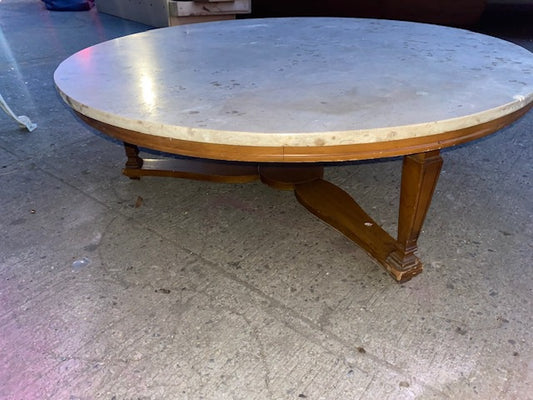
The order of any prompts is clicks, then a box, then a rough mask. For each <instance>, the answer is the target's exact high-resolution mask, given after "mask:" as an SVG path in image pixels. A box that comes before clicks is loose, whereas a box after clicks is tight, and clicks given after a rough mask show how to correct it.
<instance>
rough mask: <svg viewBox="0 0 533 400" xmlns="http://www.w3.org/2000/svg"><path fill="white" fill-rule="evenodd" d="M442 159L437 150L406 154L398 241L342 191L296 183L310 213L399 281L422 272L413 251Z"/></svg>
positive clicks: (312, 183) (318, 183)
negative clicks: (341, 234) (362, 250)
mask: <svg viewBox="0 0 533 400" xmlns="http://www.w3.org/2000/svg"><path fill="white" fill-rule="evenodd" d="M441 166H442V158H441V157H440V155H439V152H438V151H433V152H429V153H421V154H415V155H411V156H406V157H404V162H403V169H402V185H401V194H400V214H399V221H398V239H394V238H393V237H392V236H391V235H390V234H389V233H387V232H386V231H385V230H384V229H382V228H381V227H380V226H379V225H378V223H377V222H375V221H374V220H373V219H372V218H371V217H370V216H369V215H368V214H367V213H366V212H365V211H364V210H363V209H362V208H361V207H360V206H359V205H358V204H357V203H356V202H355V200H354V199H353V198H352V197H351V196H350V195H349V194H348V193H346V192H345V191H344V190H342V189H341V188H339V187H337V186H335V185H334V184H332V183H330V182H326V181H324V180H323V179H315V180H311V181H309V182H305V183H302V184H297V185H295V187H294V190H295V194H296V198H297V199H298V201H299V202H300V203H301V204H302V205H303V206H304V207H306V208H307V209H308V210H309V211H310V212H312V213H313V214H315V215H316V216H317V217H319V218H320V219H322V220H324V221H325V222H327V223H328V224H329V225H331V226H333V227H334V228H336V229H338V230H339V231H340V232H342V233H343V234H344V235H346V236H347V237H348V238H349V239H351V240H352V241H354V242H355V243H357V244H358V245H359V246H360V247H361V248H363V249H364V250H365V251H366V252H367V253H368V254H369V255H370V256H371V257H373V258H374V259H375V260H376V261H377V262H378V263H380V264H381V265H382V266H383V267H385V269H386V270H387V271H388V272H389V273H390V274H391V275H392V276H393V277H394V278H395V279H396V280H397V281H399V282H405V281H407V280H409V279H411V278H412V277H413V276H415V275H417V274H419V273H420V272H422V262H421V261H420V260H419V259H418V257H417V256H416V255H415V254H414V253H415V251H416V250H417V239H418V236H419V234H420V231H421V229H422V224H423V222H424V218H425V216H426V213H427V210H428V208H429V205H430V203H431V197H432V195H433V192H434V190H435V186H436V184H437V179H438V177H439V173H440V169H441Z"/></svg>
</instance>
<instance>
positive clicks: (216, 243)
mask: <svg viewBox="0 0 533 400" xmlns="http://www.w3.org/2000/svg"><path fill="white" fill-rule="evenodd" d="M508 28H509V27H508ZM519 28H520V27H519V26H517V25H516V24H512V25H511V26H510V29H502V27H501V26H498V27H497V29H495V30H494V32H497V33H498V34H500V35H503V36H505V35H507V36H506V37H508V38H509V39H512V40H514V41H516V42H517V43H519V44H521V45H523V46H526V47H528V48H530V49H532V50H533V33H532V32H531V29H530V30H529V31H527V29H526V30H524V29H519ZM145 29H147V27H145V26H142V25H139V24H136V23H133V22H128V21H124V20H121V19H118V18H114V17H111V16H108V15H103V14H98V13H97V12H96V10H94V9H93V10H92V11H90V12H78V13H68V12H66V13H62V12H49V11H46V10H45V9H44V6H43V4H42V2H41V1H38V0H2V1H1V2H0V47H1V51H0V73H1V75H0V80H1V86H0V90H1V94H2V95H3V96H4V98H5V99H6V100H7V102H8V104H9V105H10V106H11V108H12V109H13V110H14V111H15V112H16V113H17V114H18V115H20V114H26V115H28V116H29V117H30V118H31V119H32V120H33V121H34V122H36V123H37V124H38V128H37V130H35V131H34V132H32V133H29V132H27V131H25V130H22V129H19V128H18V126H17V125H16V124H15V123H14V122H13V121H12V120H10V119H8V118H7V116H5V115H4V114H3V113H0V187H1V192H0V204H1V209H0V210H1V211H0V224H1V227H2V232H3V233H2V239H1V241H0V399H22V400H26V399H30V400H33V399H70V400H75V399H108V400H111V399H115V400H122V399H246V400H251V399H260V400H262V399H265V400H268V399H276V400H277V399H313V400H314V399H317V400H318V399H328V400H329V399H394V400H396V399H448V398H449V399H520V400H523V399H532V398H533V349H532V346H531V343H532V341H533V329H532V327H533V316H532V310H533V307H532V299H533V296H532V288H533V270H532V268H531V265H532V261H533V257H532V242H533V223H532V217H533V203H532V199H533V186H532V184H531V180H532V171H533V168H532V160H533V145H532V144H533V143H532V135H531V132H532V130H533V113H529V114H528V115H526V116H525V117H524V118H523V119H521V120H520V121H518V122H517V123H515V124H514V125H512V126H511V127H508V128H507V129H504V130H503V131H501V132H499V133H497V134H494V135H492V136H490V137H488V138H485V139H483V140H479V141H477V142H474V143H471V144H468V145H464V146H461V147H459V148H455V149H450V150H447V151H445V152H444V159H445V164H444V172H443V174H442V176H441V179H440V181H439V185H438V188H437V191H436V194H435V198H434V200H433V204H432V207H431V209H430V212H429V215H428V218H427V221H426V224H425V226H424V232H423V233H422V236H421V239H420V242H419V245H420V256H421V258H422V259H423V260H425V263H426V268H425V271H424V273H423V274H422V275H419V276H418V277H416V278H415V279H413V280H412V281H410V282H408V283H405V284H401V285H400V284H397V283H395V282H394V281H393V280H392V279H391V278H390V277H389V276H388V275H387V274H385V273H384V271H383V270H382V269H381V268H379V267H377V266H376V265H375V264H374V263H373V262H372V261H371V260H370V259H369V258H368V257H367V256H366V255H365V254H364V253H363V252H362V251H361V250H360V249H358V248H357V247H356V246H354V245H353V244H352V243H351V242H349V241H348V240H347V239H346V238H344V237H343V236H342V235H340V234H339V233H337V232H336V231H334V230H333V229H331V228H330V227H328V226H326V225H325V224H322V223H320V222H319V221H318V220H317V219H316V218H315V217H314V216H312V215H311V214H309V213H308V212H307V211H306V210H305V209H303V207H301V206H300V205H299V204H298V203H297V201H296V200H295V199H294V196H293V195H292V194H291V193H290V192H279V191H275V190H272V189H270V188H268V187H266V186H264V185H262V184H260V183H251V184H246V185H244V184H243V185H226V184H213V183H205V182H194V181H185V180H177V179H168V178H167V179H165V178H144V179H142V180H140V181H132V180H129V179H127V178H125V177H124V176H122V175H121V173H120V170H121V166H122V163H123V162H124V155H123V150H122V147H121V145H120V144H119V143H117V142H114V141H112V140H110V139H108V138H106V137H104V136H103V135H101V134H99V133H98V132H96V131H94V130H91V129H90V128H88V127H87V126H85V125H84V124H83V123H81V122H80V121H79V120H78V119H77V118H76V117H75V116H74V115H73V114H72V113H71V112H70V111H69V109H68V108H67V107H66V106H65V105H64V104H63V103H62V101H61V99H60V98H59V96H58V95H57V93H56V91H55V89H54V85H53V81H52V74H53V71H54V69H55V68H56V66H57V65H58V64H59V62H61V61H62V60H63V59H64V58H66V57H67V56H69V55H70V54H72V53H73V52H75V51H77V50H80V49H82V48H84V47H86V46H89V45H92V44H95V43H97V42H100V41H103V40H106V39H110V38H114V37H117V36H121V35H125V34H129V33H133V32H138V31H143V30H145ZM483 29H484V30H485V31H488V32H491V26H490V24H489V25H485V26H483ZM82 78H83V77H80V79H82ZM400 165H401V160H399V159H392V160H381V161H375V162H361V163H352V164H351V165H342V166H334V167H331V168H329V169H328V170H327V176H328V178H329V179H330V180H332V181H334V182H335V183H337V184H339V185H341V186H342V187H343V188H344V189H346V190H347V191H349V192H350V193H351V194H353V195H354V197H356V198H357V199H358V200H359V201H360V203H361V204H362V205H363V206H366V207H368V209H369V210H370V211H371V213H372V214H373V215H374V216H375V217H376V219H377V220H378V221H380V222H381V223H383V225H384V227H386V228H387V229H390V230H391V231H394V229H395V228H394V227H395V219H396V213H397V201H398V186H399V172H400V171H399V170H400ZM141 199H142V201H141ZM80 261H84V262H80Z"/></svg>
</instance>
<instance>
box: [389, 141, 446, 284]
mask: <svg viewBox="0 0 533 400" xmlns="http://www.w3.org/2000/svg"><path fill="white" fill-rule="evenodd" d="M441 168H442V157H441V156H440V154H439V151H438V150H437V151H432V152H428V153H420V154H414V155H410V156H405V157H404V159H403V168H402V186H401V192H400V212H399V218H398V240H397V246H396V250H395V251H394V252H392V253H391V254H390V255H389V257H388V258H387V260H386V262H387V264H388V265H389V268H390V271H391V272H392V273H393V274H397V279H398V280H401V279H405V278H408V275H412V276H414V275H416V274H418V273H419V272H421V271H422V263H421V261H420V260H419V259H418V257H416V256H415V252H416V251H417V249H418V247H417V241H418V236H419V235H420V231H421V230H422V225H423V223H424V220H425V218H426V214H427V211H428V209H429V206H430V204H431V198H432V197H433V192H434V191H435V187H436V186H437V181H438V179H439V175H440V171H441Z"/></svg>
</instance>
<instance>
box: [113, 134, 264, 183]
mask: <svg viewBox="0 0 533 400" xmlns="http://www.w3.org/2000/svg"><path fill="white" fill-rule="evenodd" d="M124 149H125V151H126V156H127V157H128V160H127V161H126V165H125V167H124V169H123V170H122V173H123V174H124V175H126V176H128V177H129V178H131V179H140V178H141V177H142V176H163V177H173V178H186V179H194V180H201V181H210V182H222V183H246V182H252V181H255V180H257V179H259V172H258V166H257V164H256V163H242V162H230V161H216V160H207V159H200V158H186V159H179V158H164V159H142V158H141V157H139V149H138V148H137V146H135V145H132V144H129V143H124Z"/></svg>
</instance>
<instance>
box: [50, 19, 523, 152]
mask: <svg viewBox="0 0 533 400" xmlns="http://www.w3.org/2000/svg"><path fill="white" fill-rule="evenodd" d="M54 79H55V82H56V85H57V87H58V89H59V92H60V93H61V95H62V97H63V98H64V99H65V101H66V102H67V103H69V105H70V106H71V107H72V108H73V109H74V110H76V111H78V112H80V113H82V114H84V115H86V116H88V117H91V118H93V119H96V120H99V121H102V122H105V123H108V124H111V125H115V126H118V127H121V128H126V129H131V130H134V131H137V132H141V133H145V134H148V135H157V136H164V137H171V138H176V139H183V140H190V141H196V142H204V143H218V144H231V145H245V146H250V145H253V146H329V145H344V144H359V143H370V142H381V141H389V140H396V139H405V138H412V137H420V136H425V135H434V134H438V133H443V132H447V131H451V130H455V129H461V128H466V127H469V126H472V125H477V124H480V123H483V122H486V121H491V120H493V119H496V118H499V117H502V116H505V115H507V114H509V113H512V112H513V111H516V110H518V109H521V108H522V107H525V106H526V105H527V104H529V103H530V102H533V54H532V53H531V52H529V51H527V50H525V49H523V48H522V47H519V46H517V45H514V44H511V43H508V42H505V41H503V40H500V39H496V38H492V37H489V36H485V35H481V34H476V33H472V32H469V31H466V30H459V29H454V28H447V27H441V26H434V25H427V24H419V23H408V22H397V21H386V20H366V19H349V18H346V19H344V18H291V19H256V20H236V21H224V22H214V23H204V24H194V25H184V26H179V27H171V28H163V29H156V30H152V31H148V32H144V33H140V34H135V35H130V36H126V37H123V38H119V39H114V40H111V41H108V42H104V43H101V44H98V45H96V46H93V47H90V48H87V49H85V50H82V51H80V52H78V53H76V54H74V55H73V56H71V57H70V58H68V59H67V60H65V61H64V62H63V63H62V64H61V65H59V67H58V68H57V70H56V72H55V75H54Z"/></svg>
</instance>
